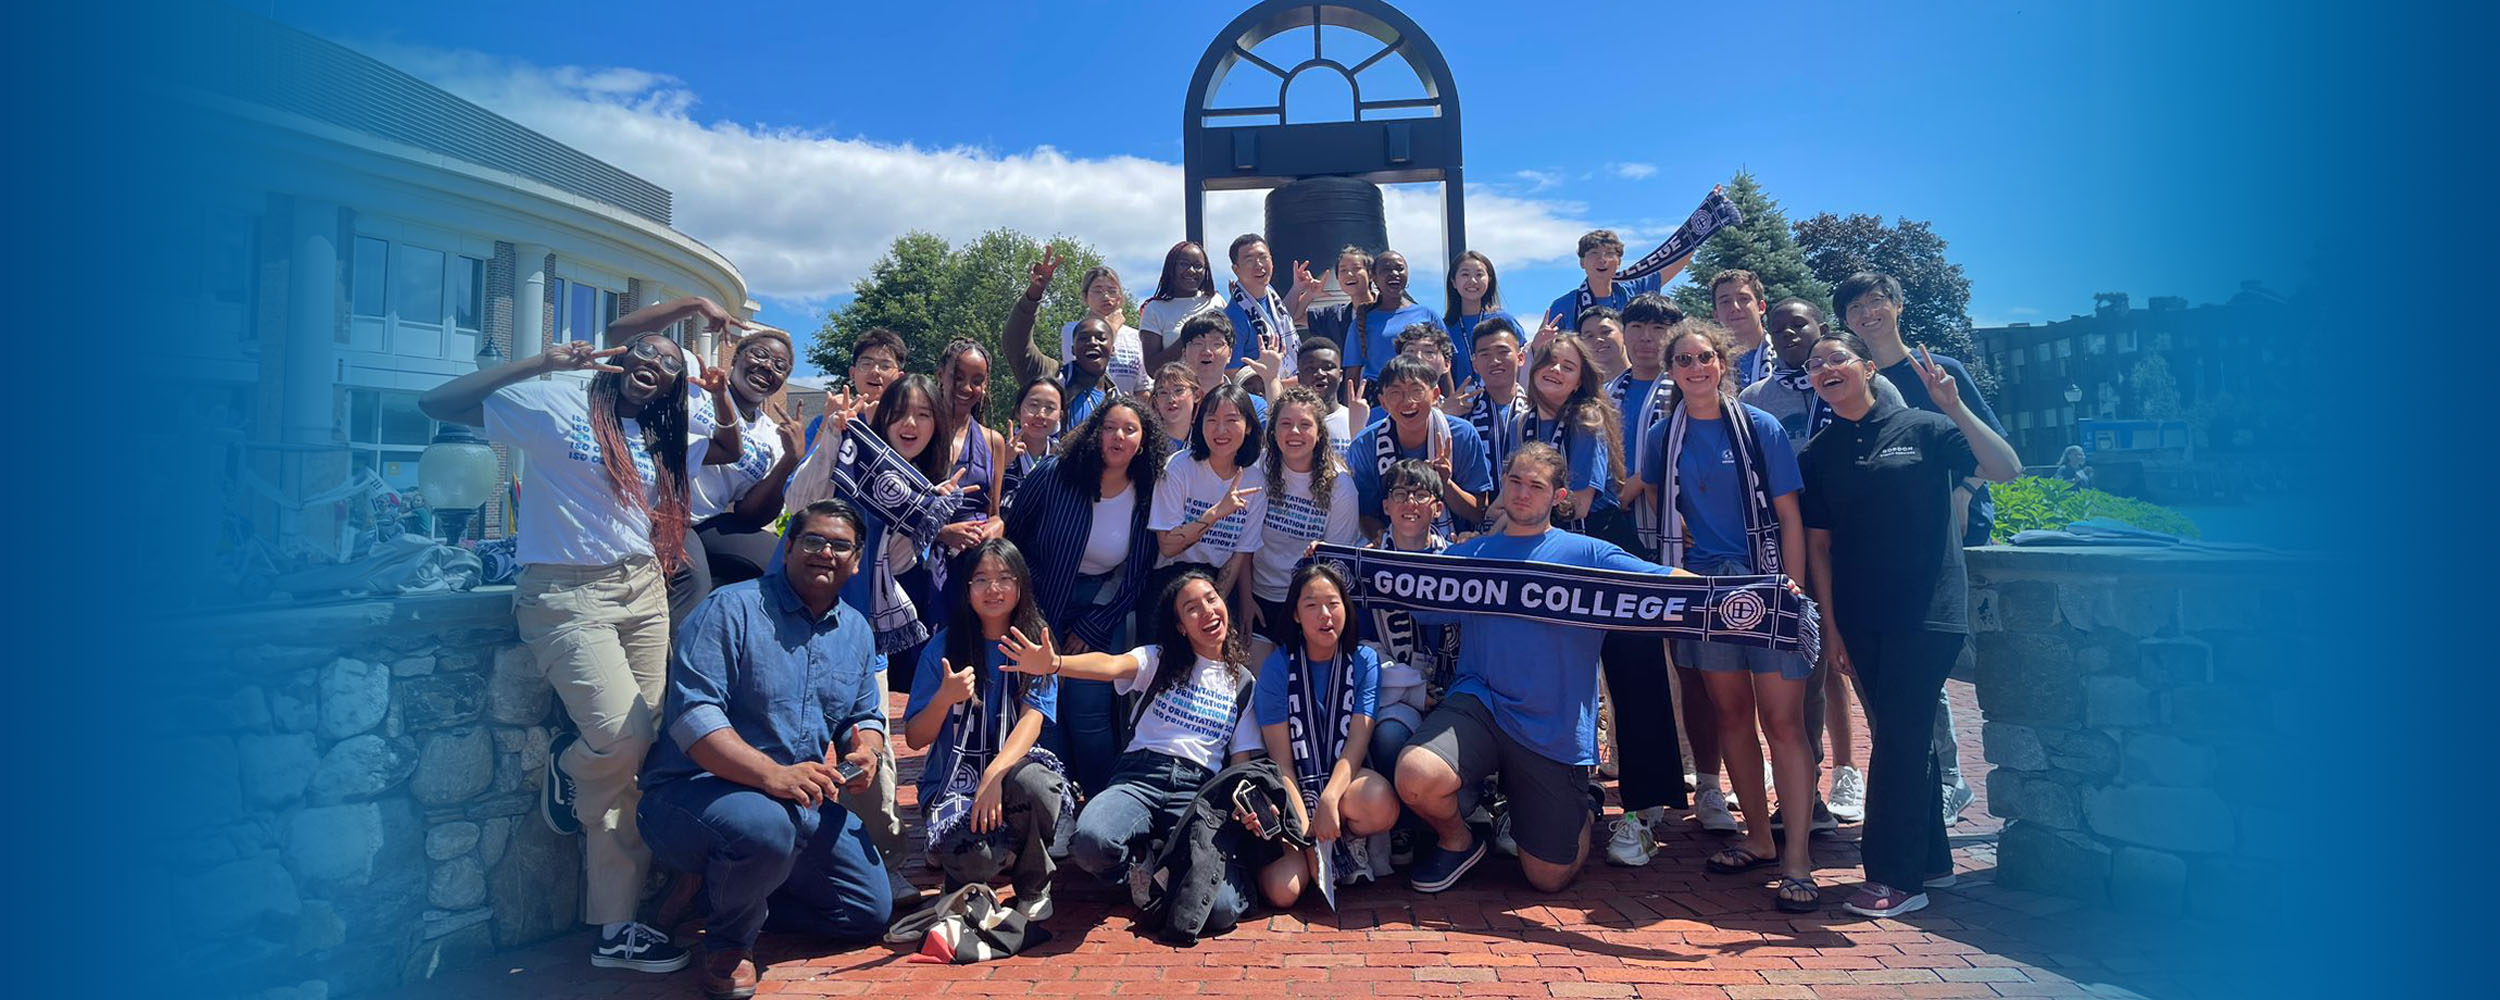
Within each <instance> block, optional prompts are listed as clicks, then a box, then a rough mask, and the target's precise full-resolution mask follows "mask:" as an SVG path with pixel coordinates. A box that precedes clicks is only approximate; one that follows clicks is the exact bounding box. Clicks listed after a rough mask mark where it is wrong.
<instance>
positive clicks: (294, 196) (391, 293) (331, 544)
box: [168, 7, 755, 552]
mask: <svg viewBox="0 0 2500 1000" xmlns="http://www.w3.org/2000/svg"><path fill="white" fill-rule="evenodd" d="M197 16H199V17H202V18H204V19H205V20H206V22H207V23H206V24H205V25H204V27H205V28H206V30H207V31H208V32H210V33H211V34H214V35H222V36H224V39H223V41H224V44H204V45H203V46H201V50H200V60H199V63H198V65H197V67H196V69H195V72H194V73H193V75H192V77H191V79H190V80H189V81H188V82H189V83H190V84H191V86H190V87H189V88H188V89H187V90H186V91H184V92H182V93H180V94H179V96H180V97H181V99H183V100H184V101H185V102H186V103H187V104H189V105H191V106H192V109H193V110H196V111H197V112H199V113H197V114H190V115H185V116H183V118H184V121H185V123H186V127H187V128H190V129H192V130H194V131H195V132H196V134H193V135H188V136H182V137H178V139H179V141H185V142H191V143H195V144H197V145H198V148H215V149H221V150H233V151H234V154H233V155H232V156H229V157H223V158H221V162H222V163H223V164H226V165H228V167H229V169H230V172H228V173H227V174H225V175H223V176H215V177H208V178H201V179H200V180H201V181H202V182H203V184H204V186H205V187H207V188H209V189H210V191H211V192H212V197H211V201H210V203H209V204H208V206H207V207H206V208H205V209H204V210H203V211H201V212H200V213H199V217H197V218H194V219H187V220H183V222H184V223H185V226H184V228H185V230H186V231H187V232H188V233H189V234H190V235H192V236H195V237H196V238H197V242H198V245H199V254H198V257H197V258H196V259H198V260H199V261H200V262H201V266H200V269H199V272H198V274H197V275H196V276H194V277H195V280H190V281H186V282H184V283H183V284H184V287H183V288H182V289H181V292H180V296H179V297H180V298H181V301H180V302H179V303H178V307H179V309H180V312H181V314H182V315H184V316H186V317H188V318H187V319H186V320H185V321H184V323H185V327H186V329H188V330H189V331H190V332H191V333H192V334H193V335H192V336H187V337H184V338H181V343H180V347H179V348H178V352H179V354H178V356H177V357H174V358H171V359H168V360H169V361H170V362H172V364H173V365H174V366H175V370H177V371H180V372H181V373H182V375H183V377H184V380H185V382H186V383H187V385H186V391H187V392H188V393H189V394H190V400H189V408H190V410H192V411H194V412H199V413H204V414H208V415H209V418H208V419H209V420H210V422H211V423H213V424H216V425H218V426H217V427H216V428H215V429H216V430H217V431H218V432H220V433H221V434H222V435H223V437H224V439H225V440H226V441H227V444H228V447H227V454H225V455H223V456H218V460H219V461H221V462H222V464H223V467H222V468H220V469H217V470H214V471H215V473H218V474H221V475H220V478H223V479H226V480H228V481H232V482H236V483H237V484H238V486H237V489H236V490H235V494H234V496H233V497H232V498H230V501H231V502H230V504H229V511H230V513H231V514H232V515H234V516H235V517H237V518H239V519H240V521H241V523H243V524H247V525H249V529H248V530H249V531H250V533H251V534H252V535H254V536H256V537H257V538H259V539H261V540H263V541H267V542H271V543H273V544H275V545H277V546H279V547H281V548H292V547H296V546H301V547H302V548H305V549H309V550H311V551H313V552H332V551H335V550H336V549H337V548H338V547H339V546H340V545H341V544H342V542H341V538H342V536H343V533H342V530H341V528H342V526H343V525H344V526H345V527H347V528H349V529H353V528H355V527H356V525H355V524H353V523H352V522H353V521H354V520H355V519H356V518H355V515H354V513H353V512H352V511H349V512H342V511H341V509H340V508H342V507H343V506H346V505H344V504H342V503H339V502H333V501H330V500H327V499H319V500H317V501H316V502H312V503H309V504H308V503H306V502H305V501H306V500H307V499H314V498H327V497H330V496H332V495H334V494H336V493H338V492H339V491H340V490H342V489H345V490H350V491H353V489H354V486H355V484H357V483H360V482H362V483H366V484H370V480H369V479H367V478H366V477H365V473H367V472H370V473H372V474H374V475H376V476H378V477H379V478H380V479H381V480H382V481H383V482H384V483H387V484H388V485H390V486H391V487H392V488H394V489H401V490H404V489H407V488H410V487H413V486H415V484H416V476H417V470H416V466H417V458H418V456H419V455H420V454H421V453H422V452H423V451H424V449H425V447H426V445H427V444H428V443H429V442H431V441H432V440H433V439H434V436H435V434H436V432H437V430H438V428H437V426H436V425H435V424H434V422H432V421H430V420H428V419H426V417H425V416H424V415H423V414H421V413H419V412H418V411H417V408H416V399H417V396H418V394H419V393H421V392H422V391H424V390H426V389H429V388H431V387H433V386H435V385H438V384H440V383H442V382H443V381H445V380H447V379H449V378H452V377H455V376H457V375H460V374H464V373H466V372H469V371H473V370H475V369H476V368H477V366H478V365H479V364H480V363H481V361H484V362H488V363H492V362H495V361H498V360H500V359H508V358H511V357H514V356H515V355H516V352H517V354H519V355H523V356H526V355H530V354H535V353H537V352H539V351H540V350H542V349H543V348H544V347H545V346H546V345H549V344H552V343H554V342H557V341H560V340H568V339H572V340H587V339H595V338H596V337H597V335H598V332H599V331H600V329H601V328H602V327H604V326H605V325H606V323H607V322H608V321H609V320H610V319H613V318H615V317H616V316H617V315H619V314H620V313H623V312H626V311H630V310H632V309H634V308H636V307H637V306H639V305H641V304H644V303H648V302H654V301H661V300H664V299H667V298H673V297H677V296H683V295H690V294H691V295H701V296H704V297H706V298H710V299H712V300H714V301H716V302H720V303H722V304H723V305H724V306H726V307H727V308H728V309H729V310H730V311H731V312H732V313H733V314H736V315H739V316H742V317H744V316H752V315H753V314H754V311H755V306H754V304H753V303H751V302H749V301H748V298H747V290H746V284H745V280H744V279H743V278H742V277H741V276H740V275H739V273H738V270H737V268H736V267H735V266H733V265H732V264H731V263H730V262H729V260H728V259H727V258H725V257H723V256H722V255H721V254H720V253H719V252H718V251H715V250H713V249H712V248H710V247H707V246H705V245H703V244H702V243H701V242H699V241H697V240H695V239H694V238H692V237H689V236H687V235H685V234H684V233H681V232H678V231H677V230H675V229H674V228H672V227H671V225H670V211H671V206H670V196H669V192H667V191H666V190H663V189H661V188H660V187H658V186H657V185H654V184H652V183H650V182H649V181H646V180H643V179H642V178H639V177H636V176H634V175H633V174H631V173H628V172H627V171H625V170H624V169H621V168H619V167H617V166H614V165H611V164H608V163H604V162H601V161H600V160H598V159H595V158H593V157H591V156H590V155H588V154H586V153H583V152H581V151H580V150H577V149H573V148H571V147H569V146H566V145H564V144H562V143H559V142H556V141H555V140H553V139H550V138H548V137H546V136H544V135H540V134H538V133H536V132H533V131H531V130H529V129H528V128H525V127H523V126H521V125H519V124H517V123H515V122H513V121H511V120H509V119H506V118H503V117H501V116H498V115H496V114H494V113H492V112H489V111H487V110H486V109H484V108H481V107H479V106H477V105H475V104H472V103H470V102H468V101H466V100H462V99H461V98H459V97H456V96H453V95H452V94H450V93H448V92H445V91H443V90H441V89H440V88H437V87H434V86H432V85H430V84H427V83H425V82H423V81H421V80H418V79H417V78H416V77H414V76H411V75H409V74H407V73H404V72H402V71H400V70H397V69H394V68H392V67H391V66H389V65H386V64H384V63H382V62H380V61H378V60H375V59H373V58H371V57H368V56H365V55H363V54H361V53H358V52H355V51H352V50H350V49H348V48H346V47H344V46H340V45H337V44H334V43H332V42H329V41H326V40H323V39H320V38H316V37H314V36H311V35H308V34H305V33H302V32H299V31H296V30H294V29H292V28H288V27H286V26H284V25H280V24H277V23H275V22H271V21H267V20H263V19H260V18H257V17H254V16H252V15H250V14H246V13H242V12H239V11H233V10H230V9H227V8H223V7H215V8H212V9H210V10H209V11H207V12H203V13H200V14H198V15H197ZM708 340H709V338H708V336H698V338H697V340H696V341H695V342H689V343H688V344H687V347H688V348H689V350H690V351H691V350H705V351H708V350H709V348H710V346H711V345H710V344H709V343H708ZM705 356H708V354H707V355H705ZM498 450H499V451H500V449H498ZM203 471H208V470H203ZM504 472H505V476H504V480H503V481H504V482H505V483H506V484H510V483H512V482H514V481H515V477H516V476H517V477H520V478H521V479H523V480H524V481H525V480H526V470H522V469H516V468H513V467H512V462H511V459H510V458H509V457H508V456H507V458H506V466H505V469H504ZM499 492H500V494H501V495H499V496H498V497H497V498H496V499H494V500H490V501H489V502H488V504H487V507H486V510H485V516H484V517H483V518H481V519H479V521H480V523H479V524H478V525H477V526H476V527H477V528H479V529H482V531H483V533H484V535H485V536H486V537H495V536H498V535H501V534H503V533H504V532H506V531H507V530H508V529H509V525H510V521H509V519H508V516H507V511H506V509H505V508H506V506H507V504H506V501H507V500H508V498H509V491H508V490H507V491H499Z"/></svg>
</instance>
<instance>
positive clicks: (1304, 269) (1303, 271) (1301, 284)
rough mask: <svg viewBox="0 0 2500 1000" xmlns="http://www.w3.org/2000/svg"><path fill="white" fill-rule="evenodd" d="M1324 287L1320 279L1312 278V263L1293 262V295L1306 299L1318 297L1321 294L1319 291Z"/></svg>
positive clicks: (1303, 261) (1304, 261)
mask: <svg viewBox="0 0 2500 1000" xmlns="http://www.w3.org/2000/svg"><path fill="white" fill-rule="evenodd" d="M1322 286H1323V283H1322V282H1321V281H1320V279H1318V278H1314V277H1311V262H1310V261H1307V260H1297V261H1294V262H1293V294H1295V295H1301V296H1306V297H1307V296H1311V295H1317V294H1319V290H1320V288H1321V287H1322Z"/></svg>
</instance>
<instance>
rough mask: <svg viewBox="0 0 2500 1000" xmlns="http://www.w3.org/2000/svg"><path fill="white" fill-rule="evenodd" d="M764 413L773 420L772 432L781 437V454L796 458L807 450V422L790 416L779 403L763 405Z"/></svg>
mask: <svg viewBox="0 0 2500 1000" xmlns="http://www.w3.org/2000/svg"><path fill="white" fill-rule="evenodd" d="M764 412H765V413H766V414H769V415H771V417H772V418H773V432H774V433H776V434H779V435H780V436H781V453H782V454H784V455H790V456H796V455H798V454H799V453H800V452H803V451H806V450H807V421H804V420H801V419H799V418H798V417H795V416H792V415H791V414H790V412H789V411H787V410H784V409H782V408H781V404H779V403H766V404H764Z"/></svg>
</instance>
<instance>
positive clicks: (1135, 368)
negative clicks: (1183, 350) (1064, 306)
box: [1059, 320, 1154, 396]
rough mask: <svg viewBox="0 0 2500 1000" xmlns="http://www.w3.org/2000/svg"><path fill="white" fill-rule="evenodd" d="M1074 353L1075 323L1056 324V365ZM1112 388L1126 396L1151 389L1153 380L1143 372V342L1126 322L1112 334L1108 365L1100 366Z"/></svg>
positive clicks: (1144, 362)
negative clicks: (1057, 361)
mask: <svg viewBox="0 0 2500 1000" xmlns="http://www.w3.org/2000/svg"><path fill="white" fill-rule="evenodd" d="M1075 353H1076V321H1075V320H1069V321H1068V322H1066V323H1062V324H1060V325H1059V362H1060V363H1061V364H1069V363H1070V362H1069V361H1068V358H1069V356H1070V355H1073V354H1075ZM1103 374H1105V375H1108V376H1110V377H1111V384H1112V386H1113V387H1114V388H1117V389H1119V390H1120V391H1121V392H1125V393H1128V394H1129V395H1132V396H1134V395H1137V394H1139V393H1144V392H1152V391H1153V390H1154V378H1153V376H1151V375H1148V374H1147V373H1146V342H1145V341H1143V340H1140V339H1138V337H1137V328H1136V327H1133V326H1130V325H1128V324H1126V323H1122V324H1120V329H1119V330H1117V331H1115V332H1114V333H1112V335H1111V363H1110V364H1108V365H1105V366H1104V367H1103Z"/></svg>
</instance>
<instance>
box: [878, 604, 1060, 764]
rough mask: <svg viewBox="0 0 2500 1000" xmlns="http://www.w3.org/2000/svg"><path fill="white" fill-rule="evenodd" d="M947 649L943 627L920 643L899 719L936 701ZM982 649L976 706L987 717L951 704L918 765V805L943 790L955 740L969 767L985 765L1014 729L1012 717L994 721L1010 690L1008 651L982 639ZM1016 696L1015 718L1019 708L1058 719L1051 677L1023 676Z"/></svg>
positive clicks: (1056, 695) (1013, 677)
mask: <svg viewBox="0 0 2500 1000" xmlns="http://www.w3.org/2000/svg"><path fill="white" fill-rule="evenodd" d="M946 648H947V634H946V630H944V629H940V630H938V634H936V635H933V636H930V637H929V642H928V644H927V645H925V646H922V647H921V649H920V666H919V668H918V671H917V672H916V673H914V674H913V675H912V679H911V700H910V701H908V702H906V703H905V705H904V708H903V718H904V719H906V720H908V719H910V718H911V717H913V716H916V715H919V714H920V712H921V710H922V709H925V708H928V707H929V703H930V702H933V701H936V700H937V691H938V687H939V686H940V685H942V684H944V683H945V682H946V664H945V659H946ZM981 650H982V654H983V655H982V660H983V662H982V665H981V668H980V669H981V674H980V676H979V678H978V681H979V682H980V685H981V688H980V690H981V711H982V712H983V713H984V714H986V715H988V716H990V717H989V718H987V719H982V720H973V719H972V717H971V713H970V711H969V710H968V709H969V706H964V705H957V706H955V708H956V709H957V711H953V712H950V713H949V714H948V715H947V717H946V722H945V724H944V725H943V726H941V727H940V728H939V729H938V735H937V741H936V742H934V743H931V744H929V756H928V759H927V760H925V761H923V762H922V764H921V767H920V807H921V808H922V809H927V808H928V807H929V803H931V802H935V801H937V796H938V793H939V792H940V791H943V790H944V789H945V787H946V776H947V774H949V773H950V772H952V771H953V770H954V767H955V748H956V747H957V746H958V745H964V748H965V749H966V750H968V751H970V752H971V754H972V755H974V757H975V759H974V760H973V761H972V765H973V766H974V767H976V768H985V767H988V766H989V765H990V760H991V759H992V758H994V757H996V756H997V755H998V751H999V748H1001V747H1003V746H1005V745H1006V743H1007V731H1008V730H1009V729H1011V728H1013V723H1012V722H1009V724H1008V725H1005V726H1002V725H999V722H1001V721H1004V720H1000V719H999V718H998V712H997V708H996V706H998V705H1001V704H1004V703H1005V702H1006V700H1007V698H1008V697H1009V696H1010V695H1011V694H1012V693H1013V691H1014V687H1015V685H1016V682H1017V675H1015V674H1012V673H1009V672H1007V670H1006V666H1007V654H1006V653H1004V652H1002V651H1000V649H999V648H998V644H997V643H995V642H983V643H981ZM1017 701H1018V703H1019V705H1018V713H1017V715H1018V716H1019V717H1020V716H1021V714H1022V713H1023V712H1040V713H1042V718H1043V719H1045V720H1048V721H1051V722H1057V721H1059V685H1058V683H1057V681H1056V680H1055V679H1053V678H1048V677H1034V678H1029V679H1027V680H1026V681H1025V683H1024V692H1023V696H1022V697H1020V698H1018V699H1017ZM968 723H969V724H972V725H974V726H975V728H976V730H977V731H976V732H974V733H973V734H972V735H973V737H974V738H973V739H971V740H969V741H967V740H966V739H965V738H964V727H965V725H967V724H968Z"/></svg>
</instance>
